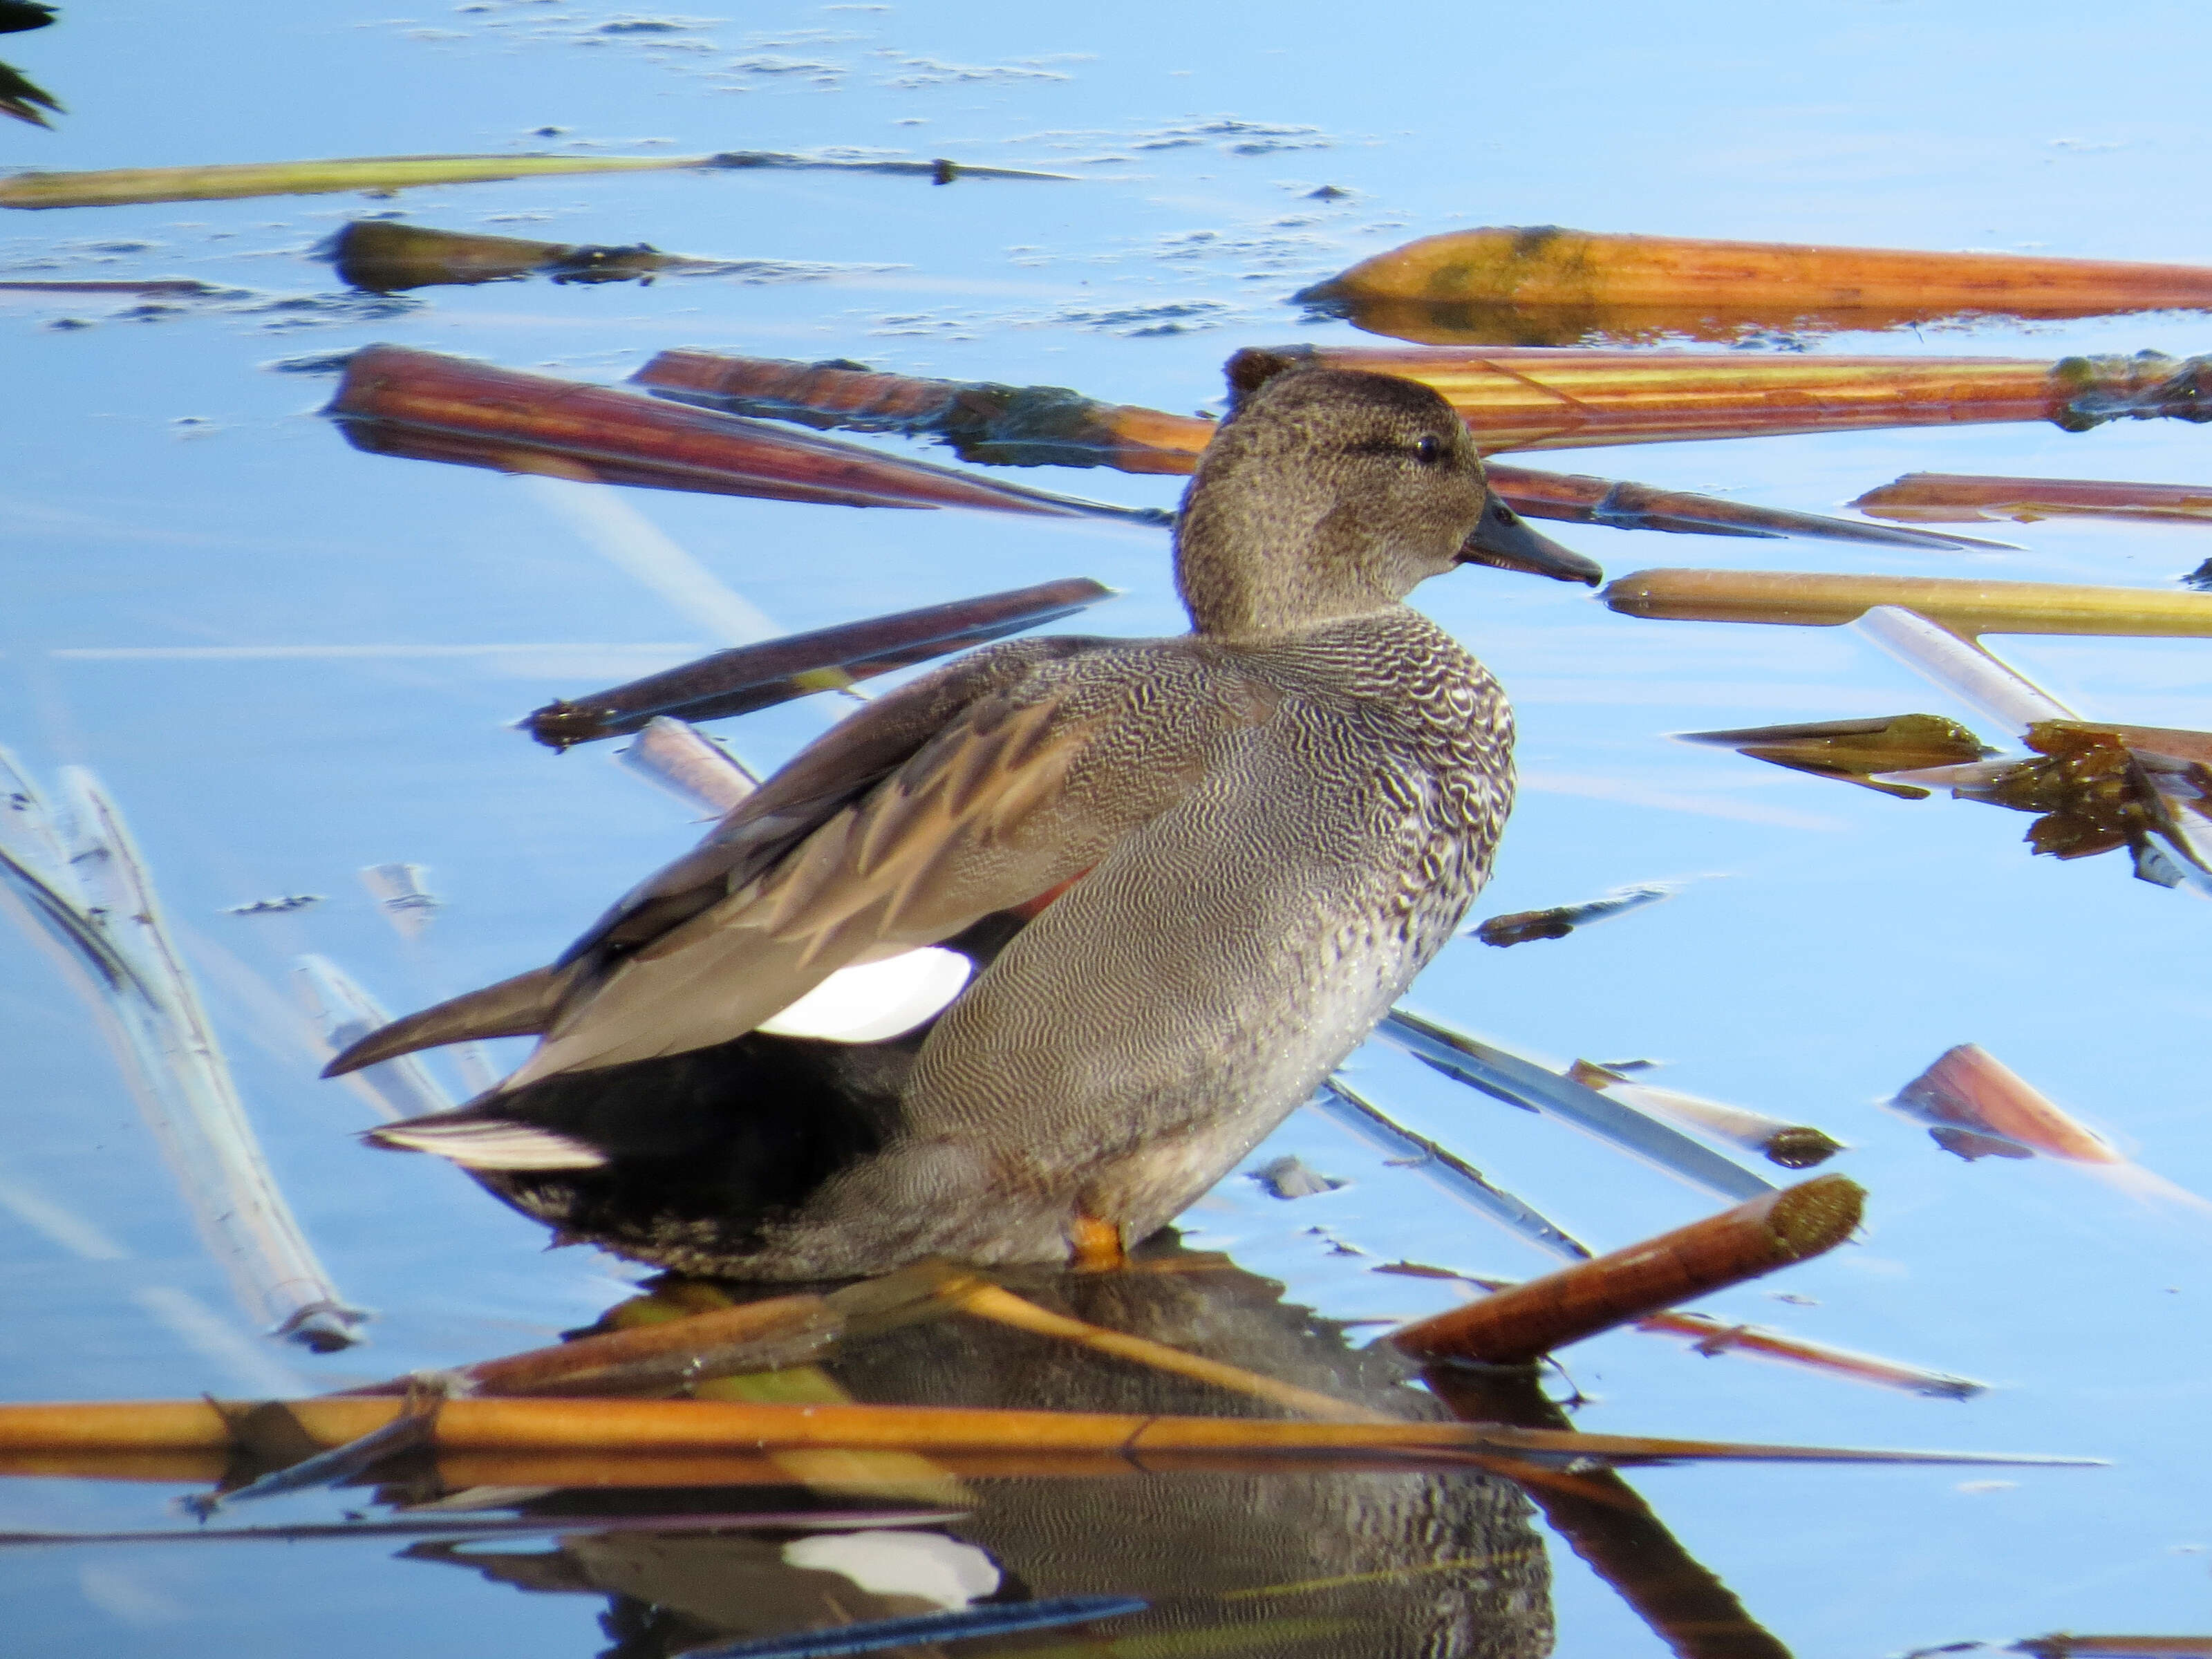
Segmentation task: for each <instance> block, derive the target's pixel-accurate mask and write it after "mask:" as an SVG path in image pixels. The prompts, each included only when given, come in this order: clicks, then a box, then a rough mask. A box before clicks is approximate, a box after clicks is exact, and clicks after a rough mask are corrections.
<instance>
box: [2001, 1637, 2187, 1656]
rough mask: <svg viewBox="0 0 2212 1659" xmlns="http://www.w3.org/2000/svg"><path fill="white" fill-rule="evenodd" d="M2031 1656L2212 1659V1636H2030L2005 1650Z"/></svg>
mask: <svg viewBox="0 0 2212 1659" xmlns="http://www.w3.org/2000/svg"><path fill="white" fill-rule="evenodd" d="M2007 1651H2008V1652H2013V1653H2025V1654H2029V1655H2032V1656H2033V1659H2177V1656H2179V1659H2212V1636H2074V1635H2069V1634H2066V1633H2063V1632H2062V1633H2060V1634H2058V1635H2056V1636H2031V1637H2029V1638H2027V1639H2026V1640H2024V1641H2020V1642H2015V1643H2014V1644H2012V1646H2011V1647H2010V1648H2009V1649H2008V1650H2007Z"/></svg>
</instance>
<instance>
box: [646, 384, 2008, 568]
mask: <svg viewBox="0 0 2212 1659" xmlns="http://www.w3.org/2000/svg"><path fill="white" fill-rule="evenodd" d="M631 379H632V380H634V381H635V383H636V384H638V385H640V386H645V387H647V388H648V389H649V390H651V391H652V392H654V393H656V394H657V395H659V396H660V397H663V398H671V399H672V400H674V401H676V402H678V403H689V404H698V405H700V406H702V407H704V408H708V409H718V410H724V411H726V413H729V414H732V415H745V416H758V417H760V418H763V419H768V420H779V421H792V422H797V423H798V424H799V425H801V426H811V427H816V428H843V429H846V430H850V431H857V432H896V433H901V434H903V435H906V436H908V437H932V438H936V439H939V440H941V441H944V442H945V443H946V444H948V445H950V446H951V448H952V450H953V452H954V453H956V454H957V455H958V456H959V457H960V459H963V460H964V461H974V462H979V463H983V464H987V465H996V466H1110V467H1115V468H1117V469H1119V470H1120V471H1124V472H1149V473H1163V472H1164V473H1183V472H1188V471H1191V469H1192V468H1193V467H1194V466H1196V465H1198V456H1199V452H1200V451H1201V450H1203V449H1204V448H1205V447H1206V444H1207V442H1208V441H1210V440H1211V439H1212V436H1213V422H1211V421H1208V420H1205V419H1202V418H1200V417H1198V416H1188V415H1170V414H1166V413H1164V412H1163V411H1161V410H1157V409H1143V408H1139V407H1137V406H1136V405H1134V404H1108V403H1101V402H1099V401H1098V400H1097V398H1087V397H1085V395H1084V394H1083V393H1081V392H1076V391H1073V390H1071V389H1070V388H1068V387H1066V386H1002V385H1000V384H998V383H996V382H994V381H987V380H922V379H919V378H917V377H915V376H914V375H910V374H878V373H876V372H875V371H874V370H872V369H868V368H860V367H859V366H857V365H852V364H844V363H801V362H790V361H788V360H786V359H783V358H775V357H732V356H723V355H720V354H719V353H715V352H709V351H664V352H662V353H661V354H660V355H659V356H657V357H655V358H654V359H653V361H652V362H649V363H647V365H646V366H645V367H644V368H641V369H640V370H638V372H637V373H636V374H635V375H633V376H631ZM1490 483H1491V487H1492V489H1495V490H1496V491H1497V492H1498V495H1499V496H1500V497H1501V498H1503V499H1504V501H1505V504H1506V505H1507V506H1509V507H1511V508H1512V509H1513V510H1514V511H1515V512H1516V513H1521V514H1522V515H1523V516H1525V517H1528V518H1532V519H1556V520H1561V521H1563V522H1565V523H1569V524H1598V525H1606V526H1610V527H1611V528H1613V529H1616V530H1660V531H1667V532H1674V533H1676V534H1681V535H1698V536H1769V537H1778V536H1815V537H1821V538H1826V539H1828V540H1831V541H1848V542H1873V543H1879V544H1887V545H1890V546H1914V547H1939V548H1957V547H1963V546H1979V545H1984V544H1980V543H1976V542H1973V541H1971V540H1969V539H1968V538H1964V537H1941V536H1937V537H1935V538H1934V539H1932V540H1931V539H1929V536H1930V535H1931V534H1932V532H1917V533H1916V532H1910V531H1900V530H1899V529H1896V528H1894V527H1892V526H1881V525H1870V524H1855V523H1853V522H1851V521H1850V520H1844V519H1831V518H1825V517H1822V516H1820V514H1817V513H1792V512H1789V511H1787V510H1785V509H1783V508H1779V507H1752V506H1748V505H1747V504H1745V503H1743V502H1741V501H1723V500H1722V499H1721V498H1720V497H1718V496H1714V495H1697V494H1695V493H1693V492H1692V491H1690V490H1686V489H1652V488H1651V487H1650V485H1648V484H1639V483H1626V482H1624V481H1622V480H1620V479H1617V478H1598V477H1589V476H1587V475H1583V474H1571V475H1570V474H1562V473H1556V472H1540V471H1534V470H1532V469H1530V468H1528V467H1517V466H1502V465H1492V467H1491V469H1490ZM1908 538H1909V539H1908Z"/></svg>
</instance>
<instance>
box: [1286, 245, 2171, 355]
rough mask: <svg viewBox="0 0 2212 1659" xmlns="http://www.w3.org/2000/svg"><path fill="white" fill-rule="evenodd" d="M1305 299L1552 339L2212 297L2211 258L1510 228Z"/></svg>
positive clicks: (1439, 326)
mask: <svg viewBox="0 0 2212 1659" xmlns="http://www.w3.org/2000/svg"><path fill="white" fill-rule="evenodd" d="M1296 297H1297V300H1298V301H1299V302H1301V303H1303V304H1305V305H1310V306H1313V307H1316V308H1318V309H1322V310H1326V311H1330V312H1334V313H1339V314H1341V315H1345V316H1348V317H1349V318H1350V319H1352V321H1353V322H1354V323H1356V324H1357V325H1359V326H1360V327H1363V328H1366V329H1370V330H1371V331H1375V332H1378V333H1384V334H1398V335H1400V336H1401V337H1405V338H1434V339H1436V340H1437V341H1439V342H1448V341H1449V340H1451V339H1453V338H1454V337H1465V336H1466V335H1468V333H1470V332H1480V331H1484V330H1489V331H1492V332H1491V333H1490V338H1492V339H1494V340H1495V339H1506V338H1515V337H1518V338H1525V339H1528V343H1530V344H1540V343H1549V342H1550V341H1552V340H1554V339H1557V340H1561V341H1569V340H1572V339H1574V338H1576V337H1578V335H1580V334H1582V333H1584V332H1595V333H1603V334H1608V335H1613V336H1617V337H1632V336H1638V335H1644V334H1648V333H1653V332H1662V331H1668V332H1675V333H1680V334H1687V335H1692V336H1694V337H1702V338H1725V337H1729V335H1730V334H1732V333H1735V332H1738V331H1741V328H1742V327H1743V326H1744V325H1762V324H1763V325H1767V326H1771V327H1784V328H1786V327H1789V326H1790V325H1793V324H1804V323H1816V324H1820V325H1826V326H1829V327H1835V328H1884V327H1893V326H1897V325H1901V324H1905V323H1910V322H1917V321H1926V320H1930V319H1936V318H1940V317H1947V316H1954V315H1958V314H1960V313H1990V314H1996V315H2002V316H2008V317H2097V316H2110V315H2114V314H2119V313H2129V312H2141V311H2163V310H2176V309H2183V308H2189V309H2198V308H2203V307H2212V269H2207V268H2206V267H2204V266H2201V265H2169V264H2138V263H2135V262H2132V261H2124V260H2116V259H2055V258H2040V257H2035V256H2030V255H2027V254H2019V253H1944V252H1923V251H1918V250H1909V249H1902V248H1867V247H1832V246H1807V245H1802V244H1791V243H1786V242H1733V241H1710V240H1704V239H1702V238H1692V237H1678V236H1632V235H1619V234H1604V233H1599V232H1592V231H1586V230H1566V229H1562V228H1559V226H1556V225H1537V226H1519V225H1505V226H1486V227H1484V228H1480V229H1475V230H1461V231H1451V232H1448V233H1446V234H1443V235H1441V236H1425V237H1423V238H1422V239H1421V240H1419V241H1414V242H1408V243H1407V244H1406V245H1405V246H1401V247H1395V248H1392V249H1390V250H1389V251H1388V252H1383V253H1378V254H1376V255H1375V256H1374V258H1370V259H1365V260H1363V261H1361V262H1360V263H1359V264H1356V265H1354V266H1352V268H1351V269H1350V270H1346V271H1344V272H1342V273H1340V275H1338V276H1333V277H1330V278H1329V279H1328V281H1326V282H1323V283H1316V285H1315V286H1313V287H1311V288H1309V289H1305V290H1304V292H1303V293H1301V294H1299V295H1297V296H1296ZM1547 322H1548V323H1549V324H1551V325H1552V326H1551V329H1550V331H1543V330H1544V328H1545V325H1546V324H1547ZM1516 325H1517V329H1516ZM1424 329H1425V330H1426V332H1422V331H1423V330H1424ZM1407 330H1412V332H1407ZM1532 330H1533V331H1539V332H1537V333H1536V335H1535V337H1530V332H1529V331H1532Z"/></svg>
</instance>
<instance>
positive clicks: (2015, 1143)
mask: <svg viewBox="0 0 2212 1659" xmlns="http://www.w3.org/2000/svg"><path fill="white" fill-rule="evenodd" d="M1889 1104H1890V1106H1891V1108H1892V1109H1893V1110H1896V1111H1899V1112H1902V1113H1904V1114H1905V1115H1906V1116H1908V1117H1915V1118H1917V1119H1919V1120H1920V1121H1922V1122H1923V1123H1928V1124H1932V1125H1933V1126H1935V1127H1932V1128H1931V1129H1929V1137H1930V1138H1931V1139H1934V1141H1935V1142H1936V1145H1937V1146H1941V1147H1942V1148H1943V1149H1944V1150H1945V1151H1946V1152H1956V1153H1958V1155H1959V1156H1960V1157H1961V1158H1967V1159H1969V1160H1971V1159H1973V1158H1981V1157H1987V1156H1991V1155H1994V1156H1996V1157H1999V1158H2031V1157H2033V1156H2034V1155H2035V1154H2036V1153H2038V1152H2040V1153H2042V1154H2043V1155H2045V1157H2048V1158H2063V1159H2064V1160H2065V1161H2066V1162H2068V1163H2070V1164H2123V1163H2125V1162H2126V1161H2127V1160H2126V1159H2124V1158H2122V1157H2121V1156H2120V1154H2119V1152H2118V1150H2117V1149H2116V1148H2115V1147H2114V1146H2112V1143H2111V1142H2110V1141H2108V1140H2106V1139H2105V1138H2104V1136H2102V1135H2100V1134H2099V1133H2097V1132H2096V1131H2095V1130H2094V1129H2092V1128H2090V1127H2088V1126H2087V1124H2084V1123H2081V1122H2080V1121H2077V1120H2075V1119H2074V1118H2072V1117H2070V1116H2069V1115H2067V1114H2066V1113H2065V1112H2064V1111H2063V1110H2061V1109H2059V1108H2058V1107H2057V1105H2055V1104H2053V1103H2051V1101H2050V1100H2049V1099H2048V1098H2046V1097H2045V1096H2044V1095H2043V1094H2042V1093H2041V1092H2039V1091H2038V1090H2036V1089H2035V1088H2034V1087H2033V1085H2030V1084H2029V1083H2028V1082H2027V1079H2024V1078H2022V1077H2021V1076H2020V1075H2019V1074H2018V1073H2015V1072H2014V1071H2012V1070H2011V1069H2010V1068H2009V1067H2008V1066H2005V1065H2004V1064H2003V1062H2002V1061H2001V1060H1998V1059H1997V1058H1996V1056H1995V1055H1994V1054H1990V1052H1989V1051H1988V1050H1987V1049H1985V1048H1981V1047H1979V1046H1978V1045H1977V1044H1974V1043H1972V1042H1962V1043H1960V1044H1959V1046H1958V1047H1956V1048H1947V1049H1945V1050H1944V1051H1943V1053H1942V1054H1940V1055H1938V1056H1937V1057H1936V1062H1935V1064H1934V1065H1932V1066H1929V1068H1928V1069H1927V1070H1926V1071H1924V1072H1923V1073H1921V1074H1920V1075H1919V1076H1918V1077H1917V1078H1915V1079H1912V1081H1911V1082H1910V1083H1908V1084H1906V1085H1905V1087H1903V1088H1902V1089H1900V1090H1899V1091H1897V1096H1896V1097H1895V1098H1894V1099H1893V1100H1892V1101H1891V1102H1890V1103H1889Z"/></svg>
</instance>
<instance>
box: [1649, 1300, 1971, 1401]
mask: <svg viewBox="0 0 2212 1659" xmlns="http://www.w3.org/2000/svg"><path fill="white" fill-rule="evenodd" d="M1636 1328H1637V1329H1638V1330H1639V1331H1653V1332H1656V1333H1657V1334H1660V1335H1662V1336H1681V1337H1687V1338H1688V1339H1689V1340H1691V1342H1692V1344H1694V1345H1695V1346H1696V1348H1697V1350H1698V1352H1699V1353H1701V1354H1705V1355H1706V1356H1708V1357H1711V1356H1713V1355H1717V1354H1723V1353H1747V1354H1753V1355H1755V1356H1757V1357H1758V1358H1761V1359H1778V1360H1783V1361H1785V1362H1787V1363H1788V1364H1793V1365H1802V1366H1804V1367H1806V1368H1808V1370H1816V1371H1822V1372H1825V1373H1826V1374H1827V1375H1829V1376H1837V1377H1841V1378H1843V1379H1844V1380H1845V1381H1848V1382H1852V1383H1874V1384H1875V1385H1876V1386H1877V1387H1880V1388H1885V1389H1904V1390H1905V1392H1906V1393H1908V1394H1919V1395H1928V1396H1929V1398H1931V1399H1936V1400H1972V1398H1973V1397H1974V1396H1975V1395H1978V1394H1986V1393H1988V1392H1989V1386H1990V1385H1989V1384H1988V1383H1977V1382H1975V1381H1973V1380H1972V1378H1971V1377H1965V1376H1952V1375H1951V1374H1950V1373H1949V1372H1948V1371H1931V1370H1928V1369H1927V1368H1926V1367H1924V1366H1921V1365H1908V1364H1904V1363H1902V1362H1901V1361H1899V1360H1895V1359H1881V1358H1876V1357H1875V1355H1873V1354H1865V1353H1853V1352H1850V1350H1849V1349H1847V1348H1838V1347H1832V1346H1829V1345H1828V1344H1827V1343H1826V1342H1810V1341H1808V1340H1805V1339H1804V1338H1802V1337H1796V1336H1784V1334H1782V1333H1781V1332H1779V1331H1770V1330H1765V1329H1763V1328H1760V1327H1759V1326H1757V1325H1737V1324H1733V1323H1731V1322H1729V1321H1728V1320H1725V1319H1716V1318H1714V1317H1713V1316H1711V1314H1701V1313H1686V1312H1682V1311H1680V1310H1674V1311H1672V1312H1668V1313H1656V1314H1647V1315H1645V1316H1644V1317H1643V1318H1642V1319H1639V1320H1638V1321H1637V1322H1636Z"/></svg>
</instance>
